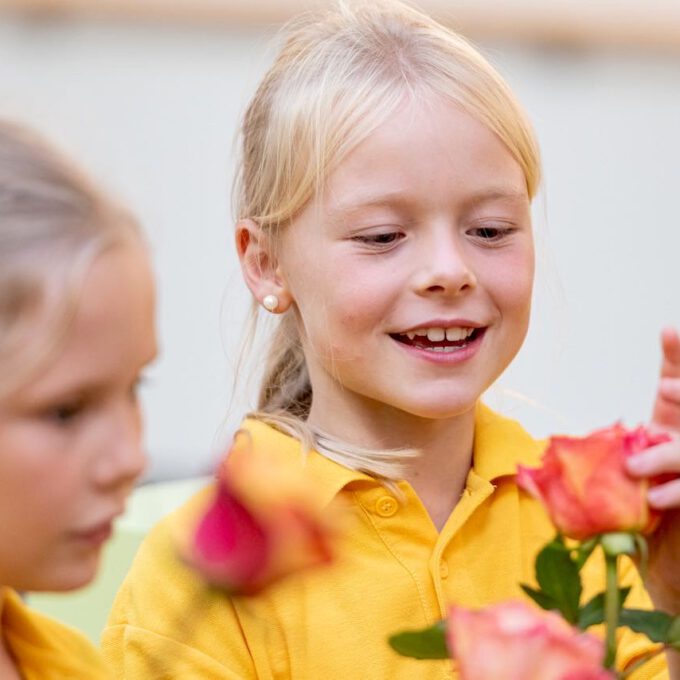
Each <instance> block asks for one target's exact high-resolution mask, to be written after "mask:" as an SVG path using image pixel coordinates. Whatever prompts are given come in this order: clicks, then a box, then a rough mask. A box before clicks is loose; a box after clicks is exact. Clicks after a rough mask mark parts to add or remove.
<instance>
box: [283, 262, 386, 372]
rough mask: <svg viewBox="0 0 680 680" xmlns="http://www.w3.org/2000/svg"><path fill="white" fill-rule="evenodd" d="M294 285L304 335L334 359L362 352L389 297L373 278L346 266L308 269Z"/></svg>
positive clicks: (314, 345)
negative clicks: (306, 274)
mask: <svg viewBox="0 0 680 680" xmlns="http://www.w3.org/2000/svg"><path fill="white" fill-rule="evenodd" d="M307 272H308V276H306V277H305V280H304V281H302V280H298V281H297V282H296V285H295V286H294V287H293V286H291V288H292V290H293V297H294V299H295V302H296V305H297V307H298V311H299V315H300V320H301V325H302V328H303V335H304V337H305V339H306V340H307V341H308V342H309V343H310V345H311V346H312V348H313V350H314V351H315V352H316V353H317V354H319V355H323V356H333V357H334V358H335V359H352V358H355V357H357V356H359V355H361V353H362V349H361V347H362V345H364V343H365V342H366V340H367V339H368V337H369V336H370V335H371V334H373V333H375V332H380V328H381V323H382V322H383V320H384V319H385V312H386V309H387V308H388V307H389V305H388V302H387V301H386V298H387V297H389V296H388V295H386V294H385V292H384V286H383V288H381V287H380V286H378V285H377V283H376V282H375V281H372V280H370V279H369V278H368V277H366V276H365V275H364V276H359V273H358V272H356V271H352V270H351V269H349V268H347V267H343V268H337V269H336V270H335V271H329V270H328V269H325V270H324V272H323V273H322V272H321V271H317V270H307Z"/></svg>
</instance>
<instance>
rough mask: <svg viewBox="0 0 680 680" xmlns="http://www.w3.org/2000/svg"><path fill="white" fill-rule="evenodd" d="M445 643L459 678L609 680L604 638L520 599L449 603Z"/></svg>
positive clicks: (610, 679) (494, 679)
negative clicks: (469, 605) (474, 605)
mask: <svg viewBox="0 0 680 680" xmlns="http://www.w3.org/2000/svg"><path fill="white" fill-rule="evenodd" d="M447 644H448V647H449V651H450V653H451V656H452V657H453V658H455V659H456V661H457V663H458V670H459V673H460V677H461V680H577V679H578V680H612V679H613V678H614V676H613V675H612V674H610V673H609V672H607V671H605V670H604V669H603V668H602V660H603V658H604V643H603V642H602V641H601V640H599V639H598V638H596V637H593V636H592V635H589V634H588V633H582V632H580V631H578V630H577V629H575V628H572V627H571V626H570V625H569V624H568V623H566V622H565V621H564V619H562V618H561V617H560V616H559V615H557V614H555V613H553V612H546V611H543V610H540V609H537V608H534V607H531V606H529V605H528V604H525V603H523V602H505V603H502V604H498V605H495V606H493V607H488V608H486V609H478V610H470V609H465V608H463V607H451V609H450V610H449V615H448V620H447Z"/></svg>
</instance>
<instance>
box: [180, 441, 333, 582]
mask: <svg viewBox="0 0 680 680" xmlns="http://www.w3.org/2000/svg"><path fill="white" fill-rule="evenodd" d="M246 439H247V438H246V437H245V436H240V437H238V439H237V441H236V443H235V445H234V447H233V448H232V450H231V451H230V452H229V453H228V454H227V457H226V459H225V461H224V463H223V464H222V466H221V469H220V472H219V474H218V479H217V482H216V488H215V491H214V495H213V498H212V502H211V503H210V504H209V506H208V507H207V509H206V510H205V511H204V512H203V514H202V515H201V516H200V518H199V520H198V522H197V524H196V528H195V530H194V533H193V540H192V541H191V544H190V546H189V548H188V549H185V550H183V553H184V557H185V559H186V561H188V562H189V563H190V564H191V565H192V566H193V567H194V568H195V569H196V570H197V571H198V572H199V573H200V574H201V575H202V576H203V578H205V580H206V581H207V582H209V583H210V584H212V585H215V586H217V587H220V588H223V589H225V590H226V591H227V592H229V593H230V594H246V595H252V594H255V593H257V592H258V591H260V590H261V589H263V588H265V587H266V586H268V585H270V584H271V583H273V582H275V581H277V580H279V579H281V578H283V577H285V576H288V575H290V574H293V573H295V572H298V571H300V570H303V569H307V568H310V567H313V566H316V565H320V564H324V563H327V562H329V561H331V559H332V545H333V542H334V540H335V538H336V525H335V523H334V521H332V520H333V515H332V513H329V512H324V508H323V504H322V502H321V500H320V497H319V496H318V494H317V492H316V489H315V487H314V484H313V482H312V481H310V479H309V478H308V476H307V474H306V472H305V469H304V467H303V465H302V464H300V466H295V465H291V463H290V461H289V460H286V461H283V460H281V458H280V457H278V456H277V455H276V454H275V453H262V452H256V451H253V450H251V449H250V447H249V446H248V445H247V443H246V445H245V446H244V445H243V443H244V441H243V440H246ZM326 510H327V509H326Z"/></svg>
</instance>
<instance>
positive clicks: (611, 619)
mask: <svg viewBox="0 0 680 680" xmlns="http://www.w3.org/2000/svg"><path fill="white" fill-rule="evenodd" d="M604 559H605V562H606V565H607V589H606V591H605V597H604V622H605V626H606V629H607V637H606V645H607V651H606V654H605V658H604V666H605V668H612V669H613V668H614V667H615V665H616V629H617V628H618V627H619V610H620V605H619V584H618V559H619V558H618V556H617V555H608V554H607V553H605V556H604Z"/></svg>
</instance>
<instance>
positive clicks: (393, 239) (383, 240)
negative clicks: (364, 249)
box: [352, 231, 404, 248]
mask: <svg viewBox="0 0 680 680" xmlns="http://www.w3.org/2000/svg"><path fill="white" fill-rule="evenodd" d="M402 238H404V234H403V233H402V232H400V231H383V232H377V233H373V234H357V235H355V236H353V237H352V240H353V241H357V242H358V243H362V244H365V245H367V246H374V247H377V248H380V247H385V246H391V245H394V244H395V243H397V242H398V241H400V240H401V239H402Z"/></svg>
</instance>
